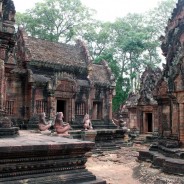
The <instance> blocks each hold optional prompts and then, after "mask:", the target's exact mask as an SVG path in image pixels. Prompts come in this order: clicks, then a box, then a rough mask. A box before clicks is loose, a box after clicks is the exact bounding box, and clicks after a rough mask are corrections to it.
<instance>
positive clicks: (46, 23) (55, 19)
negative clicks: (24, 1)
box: [16, 0, 93, 42]
mask: <svg viewBox="0 0 184 184" xmlns="http://www.w3.org/2000/svg"><path fill="white" fill-rule="evenodd" d="M92 14H93V11H92V10H89V9H88V8H86V7H85V6H83V5H82V4H81V2H80V0H44V2H43V3H36V6H35V7H34V8H33V9H30V10H28V11H27V12H26V13H23V14H21V13H18V14H17V16H16V17H17V23H18V25H22V26H24V27H25V29H26V31H28V33H29V34H30V35H31V36H34V37H38V38H41V39H47V40H50V41H57V42H58V41H62V42H69V41H71V40H72V39H73V38H74V37H75V36H76V35H78V33H79V32H80V30H81V29H82V28H84V27H85V26H86V25H88V24H90V22H91V20H92V19H91V16H92Z"/></svg>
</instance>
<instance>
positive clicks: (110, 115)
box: [109, 90, 112, 120]
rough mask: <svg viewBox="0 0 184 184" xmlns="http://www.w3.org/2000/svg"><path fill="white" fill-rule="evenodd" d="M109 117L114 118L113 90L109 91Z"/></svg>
mask: <svg viewBox="0 0 184 184" xmlns="http://www.w3.org/2000/svg"><path fill="white" fill-rule="evenodd" d="M109 119H110V120H112V90H110V92H109Z"/></svg>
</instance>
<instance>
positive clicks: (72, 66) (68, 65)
mask: <svg viewBox="0 0 184 184" xmlns="http://www.w3.org/2000/svg"><path fill="white" fill-rule="evenodd" d="M0 59H1V60H0V109H2V110H4V111H5V112H6V115H7V116H9V117H11V119H12V121H13V122H14V123H15V124H16V125H20V126H21V125H24V126H26V127H30V128H31V127H34V124H35V123H36V115H37V114H39V113H41V112H45V113H46V116H47V118H48V119H50V120H53V119H54V117H55V115H56V113H57V112H60V111H62V112H63V113H64V121H66V122H69V123H70V124H71V125H72V127H73V128H80V127H82V126H83V123H82V119H83V117H84V115H85V114H86V113H88V114H89V115H90V118H91V120H92V122H93V126H94V128H95V126H96V127H97V126H98V127H99V126H101V125H102V126H103V127H105V125H107V126H108V127H109V128H112V127H115V125H114V124H112V121H111V120H112V98H113V95H114V94H115V78H114V76H113V75H112V73H111V70H110V68H109V67H108V65H107V62H106V61H102V62H101V64H93V63H92V60H91V57H90V55H89V52H88V50H87V47H86V46H85V44H84V43H83V42H81V41H80V40H78V41H76V44H75V45H67V44H62V43H54V42H49V41H46V40H41V39H37V38H33V37H29V36H28V35H27V33H26V32H25V31H24V30H23V29H22V28H19V29H18V32H17V33H16V45H15V48H14V50H13V51H12V52H7V51H6V49H5V48H0Z"/></svg>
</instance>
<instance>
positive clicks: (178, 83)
mask: <svg viewBox="0 0 184 184" xmlns="http://www.w3.org/2000/svg"><path fill="white" fill-rule="evenodd" d="M161 40H162V45H161V48H162V51H163V55H164V56H165V57H166V64H165V65H164V68H163V71H162V72H161V71H158V70H157V71H154V70H150V69H147V70H146V71H145V72H144V73H143V76H142V79H141V80H142V84H141V90H140V93H139V94H138V95H135V94H133V95H130V97H129V99H128V100H127V104H126V107H127V108H128V110H129V112H128V117H129V122H128V126H129V128H130V129H133V128H136V129H138V130H139V131H140V133H155V132H158V133H159V135H161V136H163V137H167V138H172V139H176V140H178V141H179V142H180V143H181V145H183V144H184V72H183V71H184V0H179V1H178V3H177V5H176V8H175V9H174V10H173V13H172V16H171V18H170V19H169V21H168V25H167V27H166V30H165V36H161Z"/></svg>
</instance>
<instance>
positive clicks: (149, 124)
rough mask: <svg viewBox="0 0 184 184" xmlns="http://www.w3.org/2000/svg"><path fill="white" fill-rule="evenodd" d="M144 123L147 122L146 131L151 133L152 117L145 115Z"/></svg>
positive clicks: (149, 114)
mask: <svg viewBox="0 0 184 184" xmlns="http://www.w3.org/2000/svg"><path fill="white" fill-rule="evenodd" d="M146 121H147V127H148V129H147V131H148V132H152V131H153V117H152V113H146Z"/></svg>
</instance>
